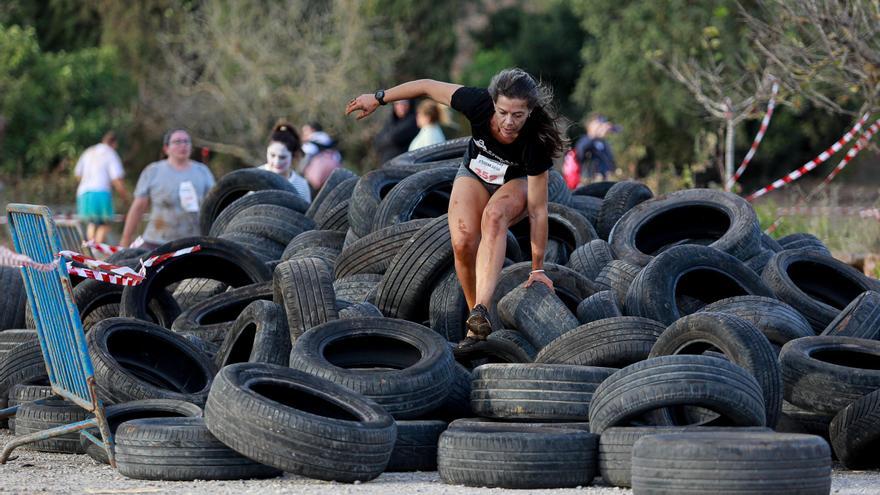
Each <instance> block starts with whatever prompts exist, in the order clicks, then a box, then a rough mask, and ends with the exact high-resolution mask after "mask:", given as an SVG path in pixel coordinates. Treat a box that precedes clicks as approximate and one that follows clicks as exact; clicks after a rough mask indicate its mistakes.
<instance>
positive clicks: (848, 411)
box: [829, 390, 880, 469]
mask: <svg viewBox="0 0 880 495" xmlns="http://www.w3.org/2000/svg"><path fill="white" fill-rule="evenodd" d="M829 433H830V435H831V446H832V447H834V453H835V454H837V458H838V459H840V462H842V463H843V465H844V466H846V467H847V469H876V468H877V467H878V466H880V462H878V459H877V456H876V455H874V453H875V452H876V451H877V444H878V442H880V390H875V391H873V392H871V393H869V394H867V395H865V396H864V397H861V398H859V399H856V400H855V401H854V402H853V403H852V404H850V405H848V406H846V407H844V408H843V409H842V410H841V411H840V412H839V413H837V415H836V416H834V419H833V420H831V425H830V427H829Z"/></svg>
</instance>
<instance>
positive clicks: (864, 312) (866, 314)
mask: <svg viewBox="0 0 880 495" xmlns="http://www.w3.org/2000/svg"><path fill="white" fill-rule="evenodd" d="M821 335H839V336H841V337H858V338H860V339H872V340H880V293H878V292H876V291H873V290H869V291H865V292H863V293H862V294H861V295H859V296H858V297H856V298H855V299H853V300H852V302H851V303H849V304H848V305H847V306H846V307H845V308H843V311H841V312H840V313H839V314H838V315H837V316H836V317H835V318H834V319H833V320H831V323H829V324H828V326H827V327H825V330H823V331H822V334H821Z"/></svg>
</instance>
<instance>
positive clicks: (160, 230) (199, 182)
mask: <svg viewBox="0 0 880 495" xmlns="http://www.w3.org/2000/svg"><path fill="white" fill-rule="evenodd" d="M162 151H163V152H164V154H165V155H166V156H167V158H166V159H164V160H159V161H158V162H153V163H151V164H149V165H147V167H146V168H144V170H143V171H142V172H141V175H140V177H138V181H137V186H135V189H134V198H135V199H134V201H132V203H131V207H129V209H128V214H127V215H126V217H125V227H123V229H122V239H121V241H120V244H122V245H123V246H125V247H128V246H130V245H132V237H134V234H135V231H136V230H137V227H138V224H139V223H140V221H141V218H142V217H143V215H144V213H146V211H147V208H150V221H149V223H147V228H146V229H144V233H143V235H142V236H141V238H140V239H139V240H138V242H137V244H135V245H133V246H132V247H138V246H140V247H143V248H145V249H150V250H152V249H155V248H157V247H159V246H160V245H162V244H165V243H166V242H168V241H173V240H175V239H180V238H183V237H192V236H197V235H200V234H201V231H200V229H199V209H200V207H201V204H202V200H203V199H204V198H205V195H206V194H207V193H208V190H209V189H211V187H212V186H213V185H214V175H213V174H212V173H211V170H210V169H209V168H208V166H207V165H205V164H204V163H200V162H197V161H195V160H190V158H189V156H190V154H192V139H191V138H190V136H189V133H188V132H186V131H185V130H184V129H172V130H170V131H168V132H166V133H165V136H164V137H163V138H162Z"/></svg>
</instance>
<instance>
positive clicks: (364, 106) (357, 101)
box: [345, 93, 379, 120]
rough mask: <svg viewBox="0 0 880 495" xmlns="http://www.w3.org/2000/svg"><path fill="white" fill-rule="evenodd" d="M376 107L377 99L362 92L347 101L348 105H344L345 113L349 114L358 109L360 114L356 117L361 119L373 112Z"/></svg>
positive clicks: (377, 106)
mask: <svg viewBox="0 0 880 495" xmlns="http://www.w3.org/2000/svg"><path fill="white" fill-rule="evenodd" d="M377 108H379V101H378V100H376V97H375V96H374V95H371V94H368V93H364V94H362V95H360V96H358V97H357V98H354V99H352V100H351V101H349V102H348V105H346V107H345V115H351V113H352V112H356V111H358V110H360V111H361V114H360V115H358V116H357V119H358V120H361V119H362V118H364V117H366V116H367V115H370V114H371V113H373V112H374V111H375V110H376V109H377Z"/></svg>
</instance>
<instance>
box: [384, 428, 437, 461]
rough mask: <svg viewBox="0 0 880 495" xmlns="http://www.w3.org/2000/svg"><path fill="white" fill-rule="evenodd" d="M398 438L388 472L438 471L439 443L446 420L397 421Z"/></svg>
mask: <svg viewBox="0 0 880 495" xmlns="http://www.w3.org/2000/svg"><path fill="white" fill-rule="evenodd" d="M396 423H397V440H396V441H395V442H394V450H393V451H392V452H391V459H390V460H389V461H388V467H386V468H385V472H386V473H399V472H405V471H436V470H437V443H438V442H439V441H440V434H441V433H443V432H444V431H446V422H445V421H438V420H410V421H396Z"/></svg>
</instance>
